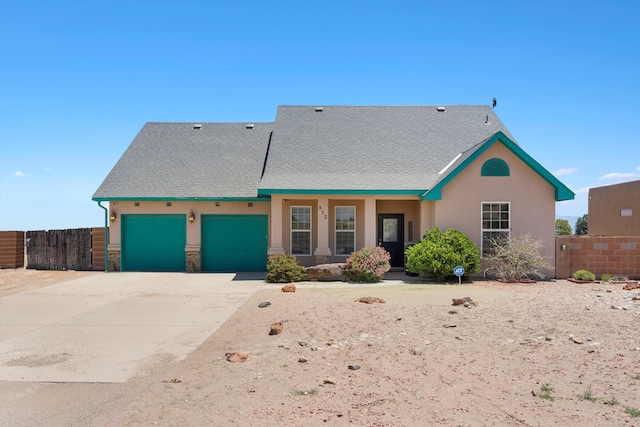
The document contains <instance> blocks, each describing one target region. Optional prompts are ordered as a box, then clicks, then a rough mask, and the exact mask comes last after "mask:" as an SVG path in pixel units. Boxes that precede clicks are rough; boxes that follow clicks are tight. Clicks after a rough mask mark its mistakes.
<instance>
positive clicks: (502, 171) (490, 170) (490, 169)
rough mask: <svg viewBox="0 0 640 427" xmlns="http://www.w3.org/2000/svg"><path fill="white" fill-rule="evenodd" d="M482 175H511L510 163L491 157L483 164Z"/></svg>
mask: <svg viewBox="0 0 640 427" xmlns="http://www.w3.org/2000/svg"><path fill="white" fill-rule="evenodd" d="M482 176H509V165H507V164H506V163H505V161H504V160H501V159H496V158H493V159H489V160H487V161H486V162H484V165H482Z"/></svg>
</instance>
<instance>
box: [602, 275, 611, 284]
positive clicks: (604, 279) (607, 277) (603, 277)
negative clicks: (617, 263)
mask: <svg viewBox="0 0 640 427" xmlns="http://www.w3.org/2000/svg"><path fill="white" fill-rule="evenodd" d="M601 279H602V281H603V282H608V281H609V280H611V275H610V274H606V273H605V274H603V275H602V276H601Z"/></svg>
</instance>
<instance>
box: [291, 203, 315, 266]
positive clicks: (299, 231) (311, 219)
mask: <svg viewBox="0 0 640 427" xmlns="http://www.w3.org/2000/svg"><path fill="white" fill-rule="evenodd" d="M296 208H297V209H300V208H305V209H307V210H308V211H309V228H308V229H306V230H305V229H294V228H293V210H294V209H296ZM312 212H313V211H312V210H311V206H298V205H296V206H291V209H290V210H289V213H290V215H289V229H290V233H289V248H291V255H295V256H310V255H311V252H312V248H313V241H312V240H313V239H312V237H313V235H312V234H311V230H312V229H313V215H312V214H311V213H312ZM293 233H308V234H309V253H299V254H296V253H294V252H293Z"/></svg>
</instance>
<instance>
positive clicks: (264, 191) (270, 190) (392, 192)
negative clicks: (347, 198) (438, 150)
mask: <svg viewBox="0 0 640 427" xmlns="http://www.w3.org/2000/svg"><path fill="white" fill-rule="evenodd" d="M271 194H354V195H401V196H420V195H422V194H424V190H301V189H291V190H287V189H282V188H265V189H261V190H258V196H269V195H271Z"/></svg>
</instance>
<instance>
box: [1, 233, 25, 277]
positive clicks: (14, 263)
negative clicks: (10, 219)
mask: <svg viewBox="0 0 640 427" xmlns="http://www.w3.org/2000/svg"><path fill="white" fill-rule="evenodd" d="M18 267H24V231H0V268H18Z"/></svg>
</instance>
